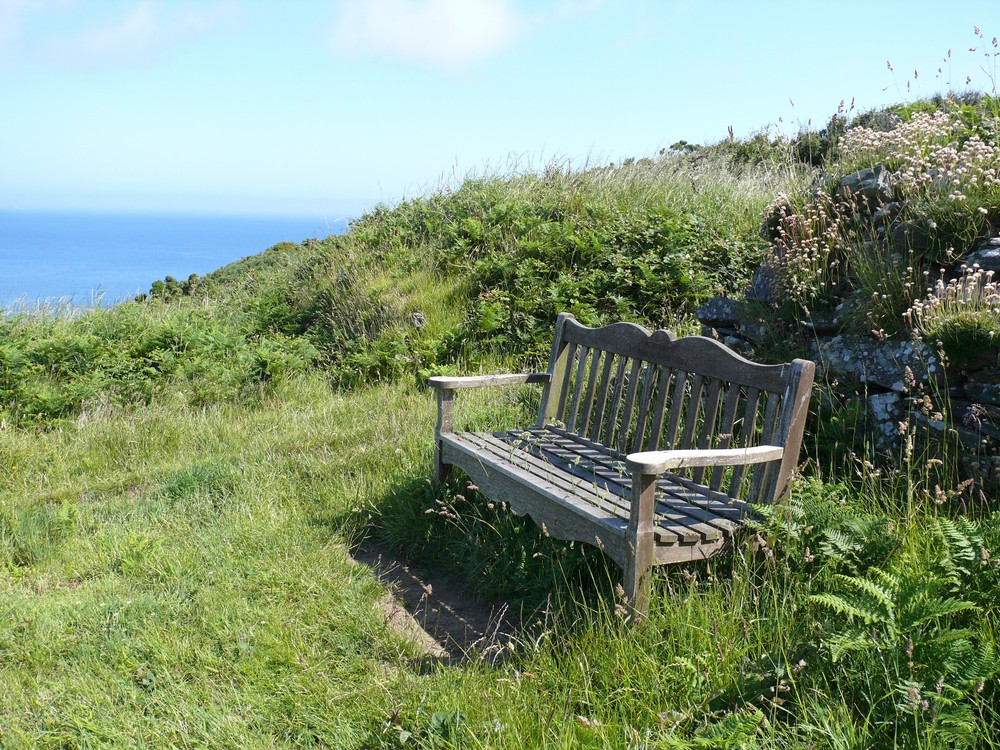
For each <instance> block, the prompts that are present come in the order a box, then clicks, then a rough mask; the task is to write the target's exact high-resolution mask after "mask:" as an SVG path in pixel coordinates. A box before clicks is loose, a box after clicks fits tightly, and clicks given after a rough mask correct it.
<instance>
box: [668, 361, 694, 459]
mask: <svg viewBox="0 0 1000 750" xmlns="http://www.w3.org/2000/svg"><path fill="white" fill-rule="evenodd" d="M687 387H688V374H687V372H685V371H684V370H675V371H674V393H673V396H671V398H670V426H669V427H667V434H666V437H665V438H664V440H663V445H664V447H667V448H673V447H674V446H675V445H676V444H677V429H678V428H679V427H680V424H681V417H682V416H683V415H684V394H685V393H686V392H687Z"/></svg>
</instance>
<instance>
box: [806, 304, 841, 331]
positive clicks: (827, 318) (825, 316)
mask: <svg viewBox="0 0 1000 750" xmlns="http://www.w3.org/2000/svg"><path fill="white" fill-rule="evenodd" d="M804 324H805V326H806V327H807V328H811V329H812V330H813V332H814V333H817V334H820V335H827V334H831V333H837V332H838V331H839V330H840V329H841V328H843V327H844V318H843V316H842V315H840V312H839V309H838V310H813V311H812V314H811V316H810V317H809V318H808V319H807V320H805V321H804Z"/></svg>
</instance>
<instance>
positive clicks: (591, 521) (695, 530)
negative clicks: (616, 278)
mask: <svg viewBox="0 0 1000 750" xmlns="http://www.w3.org/2000/svg"><path fill="white" fill-rule="evenodd" d="M813 371H814V365H813V364H812V363H811V362H806V361H804V360H794V361H793V362H791V363H787V364H784V365H759V364H756V363H753V362H750V361H749V360H746V359H745V358H743V357H741V356H739V355H738V354H736V353H735V352H732V351H731V350H729V349H728V348H726V347H725V346H723V345H722V344H720V343H719V342H717V341H713V340H711V339H706V338H702V337H698V336H694V337H687V338H684V339H677V338H676V337H674V335H673V334H671V333H669V332H667V331H656V332H653V333H650V332H649V331H647V330H646V329H644V328H642V327H640V326H637V325H634V324H631V323H616V324H614V325H610V326H605V327H604V328H596V329H591V328H587V327H585V326H582V325H580V324H579V323H577V322H576V320H575V319H574V318H573V317H572V316H571V315H567V314H565V313H564V314H562V315H560V316H559V317H558V318H557V321H556V331H555V336H554V338H553V343H552V351H551V354H550V357H549V366H548V370H547V372H546V373H529V374H521V375H503V376H479V377H474V378H453V377H446V376H442V377H436V378H432V383H431V384H432V386H433V387H435V388H437V389H438V424H437V426H436V428H435V444H436V450H435V464H436V475H437V476H438V477H439V478H443V476H444V475H445V473H446V472H447V470H448V467H450V466H458V467H460V468H462V469H463V470H464V471H465V472H466V473H467V474H468V475H469V477H470V478H471V479H472V480H473V481H474V482H475V483H476V484H478V485H479V487H480V489H482V491H483V492H485V493H486V494H487V495H488V496H489V497H491V498H492V499H493V500H494V501H496V502H506V503H508V504H509V505H510V507H511V508H512V510H513V511H514V512H516V513H519V514H527V515H529V516H530V517H531V518H532V519H534V521H535V522H536V523H537V524H538V525H539V526H541V528H542V529H543V531H544V532H545V533H547V534H550V535H552V536H554V537H557V538H560V539H565V540H573V541H581V542H586V543H589V544H594V545H596V546H597V547H599V548H601V549H603V550H604V551H605V552H606V553H607V554H608V555H609V556H610V557H611V558H612V559H613V560H614V561H615V562H616V563H617V564H618V565H619V566H620V567H621V568H622V571H623V582H624V587H625V592H626V596H627V598H628V600H629V602H630V606H631V607H632V610H633V613H634V614H635V616H637V617H641V616H642V614H643V613H644V612H645V611H646V608H647V606H648V582H649V571H650V569H651V568H652V566H653V565H664V564H670V563H677V562H682V561H692V560H699V559H705V558H709V557H713V556H715V555H720V554H726V553H728V552H730V551H731V550H732V549H733V545H734V540H735V538H736V536H737V535H738V533H739V531H740V529H741V527H742V525H743V523H744V521H745V520H746V518H747V517H748V516H749V515H750V513H751V511H750V507H751V506H750V505H748V501H749V502H771V501H774V500H776V499H780V497H782V496H783V495H784V493H786V492H787V488H788V482H789V481H790V478H791V476H792V474H793V472H794V469H795V465H796V461H797V458H798V451H799V448H800V446H801V441H802V432H803V427H804V422H805V418H806V412H807V409H808V403H809V395H810V389H811V386H812V380H813ZM513 383H542V384H543V390H542V400H541V405H540V407H539V413H538V421H537V423H536V425H535V426H534V427H531V428H527V429H524V430H511V431H502V432H497V433H469V432H455V431H454V424H453V414H452V411H453V402H454V399H455V395H456V393H457V391H459V390H462V389H465V388H477V387H484V386H489V385H506V384H513ZM761 401H763V404H762V403H761ZM762 408H763V414H761V409H762ZM747 467H753V468H752V470H750V471H749V472H748V471H747ZM748 473H749V475H750V476H749V487H748V488H746V491H745V493H744V485H745V484H747V482H746V481H745V479H746V478H747V474H748ZM726 477H728V478H729V492H728V494H727V493H724V492H722V491H721V488H722V486H723V483H724V481H725V480H726Z"/></svg>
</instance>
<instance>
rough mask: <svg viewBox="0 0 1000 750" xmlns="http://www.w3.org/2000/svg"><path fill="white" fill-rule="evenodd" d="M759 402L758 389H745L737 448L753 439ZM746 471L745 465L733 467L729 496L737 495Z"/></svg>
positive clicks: (744, 446)
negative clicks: (745, 394)
mask: <svg viewBox="0 0 1000 750" xmlns="http://www.w3.org/2000/svg"><path fill="white" fill-rule="evenodd" d="M759 403H760V390H758V389H757V388H751V389H749V390H748V391H747V402H746V406H744V408H743V424H742V425H741V427H740V435H739V438H738V439H736V447H737V448H746V447H747V446H748V445H750V441H751V440H752V439H753V434H754V431H755V430H756V428H757V406H758V404H759ZM745 472H746V467H745V466H737V467H735V468H734V469H733V476H732V479H731V480H730V482H729V492H728V493H727V494H728V495H729V497H739V493H740V485H741V484H742V483H743V474H744V473H745Z"/></svg>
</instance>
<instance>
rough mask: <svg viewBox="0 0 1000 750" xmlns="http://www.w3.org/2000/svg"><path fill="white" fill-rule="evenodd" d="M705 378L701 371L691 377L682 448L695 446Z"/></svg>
mask: <svg viewBox="0 0 1000 750" xmlns="http://www.w3.org/2000/svg"><path fill="white" fill-rule="evenodd" d="M704 383H705V378H703V377H702V375H701V373H697V372H696V373H695V374H694V375H693V376H692V378H691V394H690V395H689V396H688V400H687V409H685V410H684V436H683V437H682V438H681V444H680V446H679V447H680V449H681V450H685V451H686V450H690V449H691V448H693V447H694V438H695V435H696V434H697V430H698V415H699V414H700V412H701V406H702V404H701V389H702V386H703V385H704Z"/></svg>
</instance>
